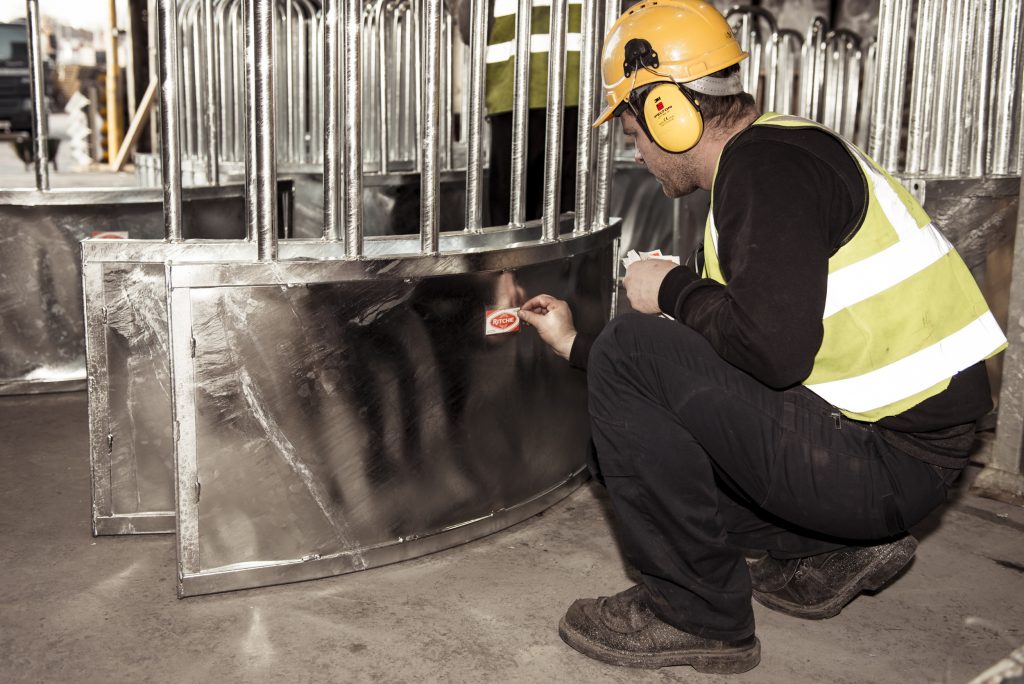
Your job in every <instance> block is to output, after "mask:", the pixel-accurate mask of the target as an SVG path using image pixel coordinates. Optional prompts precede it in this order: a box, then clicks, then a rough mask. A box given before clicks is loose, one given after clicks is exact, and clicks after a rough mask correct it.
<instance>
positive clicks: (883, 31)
mask: <svg viewBox="0 0 1024 684" xmlns="http://www.w3.org/2000/svg"><path fill="white" fill-rule="evenodd" d="M896 2H897V0H881V5H880V6H879V9H878V61H877V62H876V64H877V65H878V78H877V79H876V80H875V96H874V98H873V101H872V103H871V136H870V144H869V146H868V155H869V156H871V157H873V158H874V159H876V160H878V162H879V163H882V157H883V155H884V153H885V145H886V142H887V140H888V138H887V137H886V134H885V125H886V114H887V112H886V106H887V105H888V103H889V90H890V89H891V88H892V87H893V83H892V77H891V71H890V67H891V65H892V54H893V36H894V34H895V27H894V26H893V24H894V21H893V20H894V18H895V3H896Z"/></svg>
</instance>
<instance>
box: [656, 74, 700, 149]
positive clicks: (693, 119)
mask: <svg viewBox="0 0 1024 684" xmlns="http://www.w3.org/2000/svg"><path fill="white" fill-rule="evenodd" d="M643 117H644V122H645V123H646V126H647V132H648V134H649V135H650V136H651V140H653V141H654V142H655V143H656V144H658V145H659V146H660V147H662V148H663V149H665V150H666V151H668V152H685V151H686V150H689V149H690V148H692V147H693V146H694V145H696V144H697V141H698V140H700V137H701V133H702V132H703V129H704V126H703V120H702V119H701V115H700V110H699V109H698V108H697V105H696V103H695V102H694V101H692V100H691V99H690V98H689V97H687V95H686V93H684V92H683V90H682V88H680V87H679V86H678V85H676V84H675V83H669V84H662V85H658V86H656V87H655V88H654V89H652V90H651V92H650V93H648V95H647V99H646V100H644V105H643Z"/></svg>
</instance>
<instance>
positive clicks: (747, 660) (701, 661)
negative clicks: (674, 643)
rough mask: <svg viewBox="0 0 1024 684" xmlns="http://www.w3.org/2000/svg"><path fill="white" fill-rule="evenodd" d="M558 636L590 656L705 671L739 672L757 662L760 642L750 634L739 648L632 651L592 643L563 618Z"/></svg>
mask: <svg viewBox="0 0 1024 684" xmlns="http://www.w3.org/2000/svg"><path fill="white" fill-rule="evenodd" d="M558 636H560V637H562V641H564V642H565V643H567V644H569V646H571V647H572V648H574V649H576V650H577V651H579V652H580V653H582V654H583V655H585V656H588V657H590V658H593V659H594V660H600V661H601V662H603V663H609V664H611V665H620V666H623V667H635V668H642V669H645V670H656V669H658V668H661V667H677V666H681V665H689V666H690V667H692V668H693V669H694V670H696V671H697V672H703V673H707V674H739V673H741V672H746V671H748V670H752V669H754V668H755V667H757V664H758V663H760V662H761V642H760V641H758V639H757V637H754V643H753V644H752V645H750V646H744V647H742V648H734V649H714V650H706V651H702V650H695V649H693V650H691V649H687V650H680V651H663V652H658V653H633V652H631V651H620V650H617V649H613V648H608V647H607V646H602V645H601V644H595V643H594V642H592V641H590V640H589V639H587V638H586V637H584V636H583V635H582V634H580V633H579V632H577V631H576V630H574V629H573V628H572V627H570V626H569V625H567V624H566V622H565V618H562V620H561V621H560V622H559V623H558Z"/></svg>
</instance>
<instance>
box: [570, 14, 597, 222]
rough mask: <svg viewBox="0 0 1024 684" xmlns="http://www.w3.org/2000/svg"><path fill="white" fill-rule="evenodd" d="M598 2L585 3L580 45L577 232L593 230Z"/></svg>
mask: <svg viewBox="0 0 1024 684" xmlns="http://www.w3.org/2000/svg"><path fill="white" fill-rule="evenodd" d="M598 2H599V0H583V8H582V10H583V16H582V19H583V21H582V24H583V26H582V28H583V44H582V45H581V46H580V47H581V48H582V49H581V50H580V95H579V114H578V121H577V124H576V216H575V225H574V230H575V231H576V232H588V231H590V224H591V209H590V184H591V181H592V174H591V172H590V166H591V160H592V159H593V157H592V156H591V141H592V137H593V130H594V129H593V128H592V126H591V124H592V122H593V121H594V82H595V79H596V74H595V69H594V67H595V64H596V61H597V59H596V55H597V15H598V12H597V9H598Z"/></svg>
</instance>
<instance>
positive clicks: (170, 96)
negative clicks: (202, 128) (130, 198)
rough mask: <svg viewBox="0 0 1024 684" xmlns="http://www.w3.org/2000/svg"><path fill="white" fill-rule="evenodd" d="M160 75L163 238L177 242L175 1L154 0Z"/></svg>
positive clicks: (178, 176)
mask: <svg viewBox="0 0 1024 684" xmlns="http://www.w3.org/2000/svg"><path fill="white" fill-rule="evenodd" d="M157 11H158V17H157V21H158V24H159V29H158V31H159V34H160V35H159V43H160V47H159V59H158V68H159V72H160V173H161V175H162V179H163V191H164V193H163V194H164V237H165V238H166V239H167V240H168V241H170V242H181V239H182V237H181V122H180V121H179V118H178V28H177V26H178V25H177V17H178V11H177V0H158V2H157Z"/></svg>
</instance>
